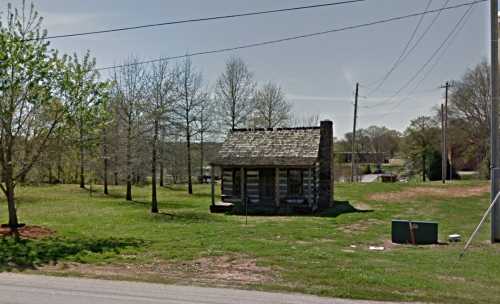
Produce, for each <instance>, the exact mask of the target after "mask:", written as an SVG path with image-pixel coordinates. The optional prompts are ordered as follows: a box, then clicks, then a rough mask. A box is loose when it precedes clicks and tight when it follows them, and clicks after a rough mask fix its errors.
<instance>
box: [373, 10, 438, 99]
mask: <svg viewBox="0 0 500 304" xmlns="http://www.w3.org/2000/svg"><path fill="white" fill-rule="evenodd" d="M433 1H434V0H429V1H428V2H427V5H426V7H425V11H428V10H429V8H430V6H431V4H432V2H433ZM444 6H446V5H444ZM424 18H425V15H422V16H420V19H419V20H418V22H417V25H416V26H415V28H414V29H413V32H412V34H411V35H410V39H408V41H407V42H406V45H405V47H404V48H403V51H402V52H401V54H400V55H399V57H398V58H397V59H396V61H394V63H393V65H392V67H391V68H390V69H389V71H387V73H386V74H385V75H384V77H382V79H381V81H380V82H379V84H378V85H377V86H376V87H375V88H374V89H373V90H371V91H370V92H369V93H368V95H372V94H373V93H375V92H377V91H378V90H379V89H380V88H381V87H382V86H383V85H384V84H385V82H386V81H387V79H389V77H390V76H391V75H392V73H393V72H394V71H395V70H396V69H397V68H398V66H399V65H400V64H401V63H402V59H403V57H404V56H405V54H406V51H408V49H409V48H410V45H411V43H412V42H413V39H415V36H416V35H417V32H418V29H419V28H420V26H421V25H422V22H423V21H424Z"/></svg>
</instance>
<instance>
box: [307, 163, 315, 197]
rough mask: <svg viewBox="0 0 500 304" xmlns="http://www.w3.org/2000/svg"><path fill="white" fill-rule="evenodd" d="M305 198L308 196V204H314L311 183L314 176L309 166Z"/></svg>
mask: <svg viewBox="0 0 500 304" xmlns="http://www.w3.org/2000/svg"><path fill="white" fill-rule="evenodd" d="M307 180H308V183H307V198H309V200H310V201H309V205H310V206H314V205H316V202H315V199H314V194H313V192H312V185H311V184H312V183H314V178H313V171H312V169H311V168H309V170H307Z"/></svg>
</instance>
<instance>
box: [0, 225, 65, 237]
mask: <svg viewBox="0 0 500 304" xmlns="http://www.w3.org/2000/svg"><path fill="white" fill-rule="evenodd" d="M17 232H18V233H19V236H20V237H22V238H26V239H41V238H46V237H49V236H53V235H54V234H55V233H56V232H55V231H54V230H52V229H49V228H45V227H41V226H24V227H20V228H18V229H17ZM13 234H14V232H13V231H12V230H11V229H10V228H9V227H0V236H10V235H13Z"/></svg>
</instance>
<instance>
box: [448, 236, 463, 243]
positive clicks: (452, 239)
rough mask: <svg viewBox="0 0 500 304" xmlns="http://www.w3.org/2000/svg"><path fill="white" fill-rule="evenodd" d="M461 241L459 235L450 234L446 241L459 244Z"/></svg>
mask: <svg viewBox="0 0 500 304" xmlns="http://www.w3.org/2000/svg"><path fill="white" fill-rule="evenodd" d="M461 240H462V237H461V236H460V234H450V235H448V241H450V242H460V241H461Z"/></svg>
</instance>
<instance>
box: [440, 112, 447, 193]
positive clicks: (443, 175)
mask: <svg viewBox="0 0 500 304" xmlns="http://www.w3.org/2000/svg"><path fill="white" fill-rule="evenodd" d="M444 115H445V114H444V105H443V104H441V149H442V152H441V155H442V157H441V180H442V181H443V184H445V183H446V135H445V133H446V132H445V125H444Z"/></svg>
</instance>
